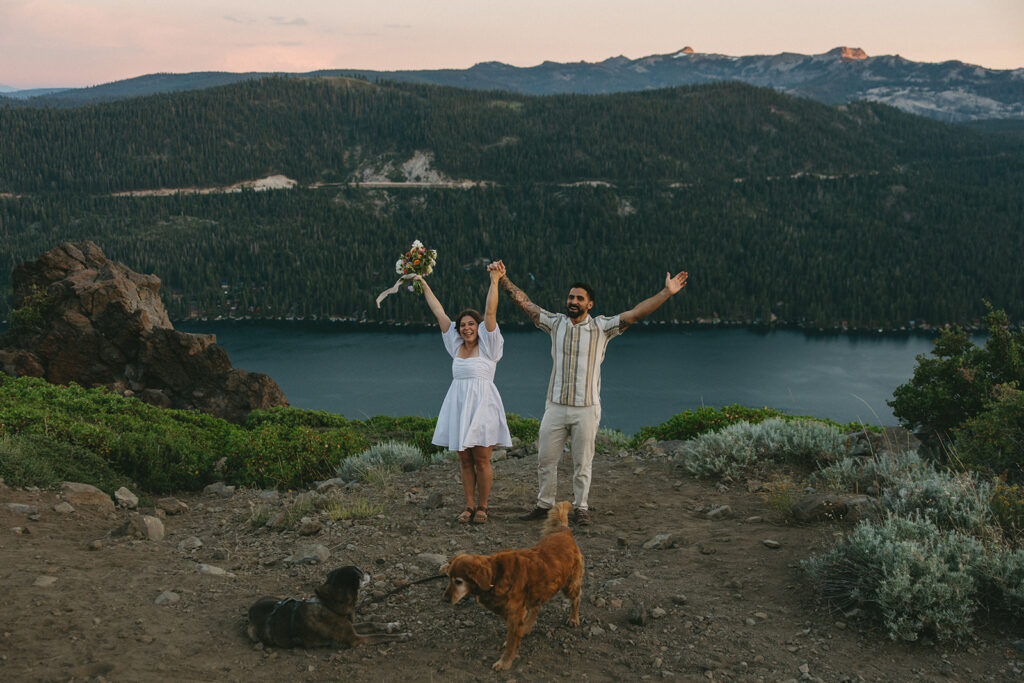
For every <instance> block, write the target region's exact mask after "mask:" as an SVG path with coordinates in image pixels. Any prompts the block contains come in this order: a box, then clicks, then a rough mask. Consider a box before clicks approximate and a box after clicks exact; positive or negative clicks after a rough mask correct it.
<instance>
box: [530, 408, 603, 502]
mask: <svg viewBox="0 0 1024 683" xmlns="http://www.w3.org/2000/svg"><path fill="white" fill-rule="evenodd" d="M600 421H601V406H600V405H593V406H566V405H562V404H560V403H552V402H551V401H548V402H547V403H546V404H545V407H544V417H543V418H542V419H541V421H540V435H539V437H538V452H537V478H538V480H539V483H540V493H539V494H537V505H538V506H539V507H542V508H549V509H550V508H552V507H554V506H555V502H556V500H555V499H556V496H557V494H558V459H559V458H560V457H561V456H562V449H563V448H564V446H565V442H566V441H568V440H570V439H571V448H572V464H573V478H572V492H573V501H572V506H573V508H575V509H577V510H586V509H587V495H588V494H589V493H590V472H591V468H592V466H593V464H594V439H595V438H596V437H597V425H598V423H599V422H600Z"/></svg>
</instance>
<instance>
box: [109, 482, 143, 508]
mask: <svg viewBox="0 0 1024 683" xmlns="http://www.w3.org/2000/svg"><path fill="white" fill-rule="evenodd" d="M114 500H116V501H117V504H118V505H119V506H121V507H123V508H128V509H129V510H134V509H135V508H137V507H138V506H139V497H138V496H136V495H135V494H134V493H132V492H131V491H129V490H128V489H127V488H125V487H124V486H122V487H121V488H119V489H118V490H116V491H114Z"/></svg>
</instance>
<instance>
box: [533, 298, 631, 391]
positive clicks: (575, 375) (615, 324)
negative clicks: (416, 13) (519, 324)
mask: <svg viewBox="0 0 1024 683" xmlns="http://www.w3.org/2000/svg"><path fill="white" fill-rule="evenodd" d="M537 327H539V328H540V329H542V330H544V331H545V332H547V333H548V334H550V335H551V360H552V361H553V362H552V366H551V380H550V381H549V382H548V400H549V401H551V402H552V403H559V404H562V405H567V406H592V405H600V403H601V361H603V360H604V350H605V347H607V346H608V342H609V341H610V340H611V339H612V337H617V336H618V335H619V334H621V333H622V330H623V329H624V327H623V326H622V325H621V323H620V321H619V316H617V315H614V316H611V317H607V316H603V315H599V316H597V317H596V318H591V317H590V316H589V315H588V316H587V317H586V318H584V319H583V322H581V323H579V324H578V325H574V324H573V322H572V320H570V319H569V316H567V315H565V314H564V313H552V312H550V311H545V310H544V309H543V308H542V309H540V316H539V317H538V319H537Z"/></svg>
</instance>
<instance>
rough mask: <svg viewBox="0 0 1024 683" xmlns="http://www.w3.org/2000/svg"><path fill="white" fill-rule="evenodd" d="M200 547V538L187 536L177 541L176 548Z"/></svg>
mask: <svg viewBox="0 0 1024 683" xmlns="http://www.w3.org/2000/svg"><path fill="white" fill-rule="evenodd" d="M202 547H203V542H202V540H200V538H199V537H198V536H189V537H188V538H186V539H183V540H182V541H181V542H180V543H178V550H184V551H189V550H196V549H197V548H202Z"/></svg>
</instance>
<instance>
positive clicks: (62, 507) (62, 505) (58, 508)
mask: <svg viewBox="0 0 1024 683" xmlns="http://www.w3.org/2000/svg"><path fill="white" fill-rule="evenodd" d="M53 511H54V512H59V513H60V514H62V515H67V514H70V513H72V512H74V511H75V508H74V506H73V505H71V503H69V502H67V501H61V502H59V503H57V504H56V505H54V506H53Z"/></svg>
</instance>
